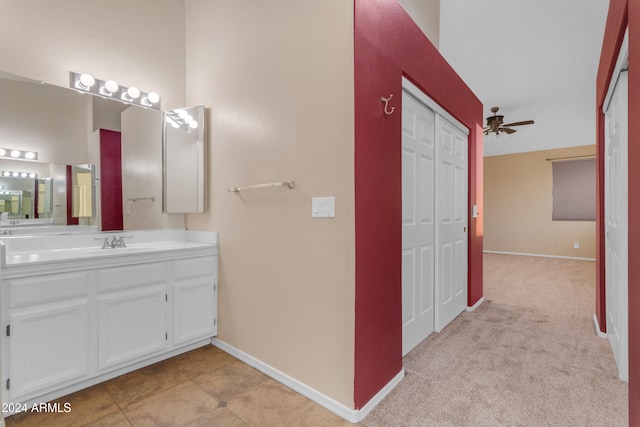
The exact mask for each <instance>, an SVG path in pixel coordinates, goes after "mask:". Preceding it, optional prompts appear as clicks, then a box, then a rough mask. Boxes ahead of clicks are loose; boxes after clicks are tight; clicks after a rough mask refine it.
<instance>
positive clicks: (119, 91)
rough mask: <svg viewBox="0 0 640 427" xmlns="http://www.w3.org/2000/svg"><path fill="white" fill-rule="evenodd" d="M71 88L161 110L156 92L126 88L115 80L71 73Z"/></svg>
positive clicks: (132, 87)
mask: <svg viewBox="0 0 640 427" xmlns="http://www.w3.org/2000/svg"><path fill="white" fill-rule="evenodd" d="M69 87H71V88H72V89H76V90H78V91H80V92H88V93H92V94H94V95H98V96H102V97H103V98H108V99H115V100H118V101H121V102H125V103H127V104H133V105H141V106H143V107H149V108H154V109H156V110H159V109H160V95H158V94H157V93H156V92H148V93H147V92H142V91H141V90H140V89H138V88H137V87H134V86H131V87H124V86H121V85H119V84H118V83H117V82H116V81H115V80H100V79H96V78H94V77H93V76H92V75H90V74H78V73H74V72H73V71H71V72H70V73H69Z"/></svg>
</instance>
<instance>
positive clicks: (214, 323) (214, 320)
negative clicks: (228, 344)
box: [213, 317, 216, 326]
mask: <svg viewBox="0 0 640 427" xmlns="http://www.w3.org/2000/svg"><path fill="white" fill-rule="evenodd" d="M213 326H216V318H215V317H214V318H213Z"/></svg>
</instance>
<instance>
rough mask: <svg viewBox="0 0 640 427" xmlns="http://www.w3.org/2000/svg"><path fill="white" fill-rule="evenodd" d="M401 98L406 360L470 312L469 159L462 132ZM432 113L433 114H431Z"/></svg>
mask: <svg viewBox="0 0 640 427" xmlns="http://www.w3.org/2000/svg"><path fill="white" fill-rule="evenodd" d="M403 87H404V90H403V94H402V354H403V355H405V354H407V353H408V352H409V351H411V350H412V349H413V348H414V347H415V346H416V345H418V344H419V343H420V342H421V341H422V340H424V339H425V338H426V337H427V336H429V335H430V334H431V333H432V332H433V331H436V332H440V331H441V330H442V329H443V328H444V327H445V326H446V325H447V324H449V322H451V321H452V320H453V319H454V318H455V317H456V316H457V315H458V314H460V313H461V312H462V311H463V310H464V309H465V307H466V305H467V233H466V231H467V200H468V191H467V188H468V184H467V176H468V172H467V168H468V160H467V152H468V137H467V134H466V133H465V131H464V130H463V129H464V128H463V127H462V125H460V124H453V119H451V118H450V117H445V116H444V114H445V113H439V112H437V111H435V110H437V109H438V108H437V106H436V105H435V104H434V103H433V101H431V100H430V99H429V98H428V97H426V95H424V94H423V93H422V92H420V91H419V89H417V88H416V87H415V86H413V85H411V84H410V83H408V82H407V81H404V82H403ZM430 107H431V108H430Z"/></svg>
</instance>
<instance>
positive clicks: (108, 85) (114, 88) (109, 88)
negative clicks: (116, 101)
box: [100, 80, 120, 96]
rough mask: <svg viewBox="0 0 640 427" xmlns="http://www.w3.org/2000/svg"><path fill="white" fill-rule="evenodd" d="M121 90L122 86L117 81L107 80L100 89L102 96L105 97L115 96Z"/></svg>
mask: <svg viewBox="0 0 640 427" xmlns="http://www.w3.org/2000/svg"><path fill="white" fill-rule="evenodd" d="M119 90H120V85H119V84H118V83H117V82H116V81H115V80H107V81H106V82H104V84H103V85H102V86H101V87H100V94H101V95H104V96H113V94H114V93H117V92H118V91H119Z"/></svg>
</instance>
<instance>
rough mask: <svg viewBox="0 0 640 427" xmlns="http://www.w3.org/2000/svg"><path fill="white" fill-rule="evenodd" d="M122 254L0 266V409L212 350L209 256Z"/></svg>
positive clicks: (206, 251) (213, 255) (213, 290)
mask: <svg viewBox="0 0 640 427" xmlns="http://www.w3.org/2000/svg"><path fill="white" fill-rule="evenodd" d="M117 250H118V249H114V251H117ZM121 253H122V254H123V255H122V256H118V253H115V252H114V253H113V254H114V255H108V256H107V257H103V258H99V259H95V260H94V259H83V260H66V261H65V262H62V263H49V262H47V263H44V262H43V263H41V264H38V265H36V264H33V265H26V264H27V263H25V264H24V265H18V264H16V265H14V266H11V265H10V266H8V267H7V266H3V269H2V302H1V306H2V313H3V314H2V323H3V327H4V328H6V333H3V337H2V342H1V344H2V376H3V381H4V382H5V383H4V384H2V386H3V387H2V388H3V402H11V403H25V402H46V401H48V400H51V399H54V398H57V397H60V396H63V395H65V394H68V393H70V392H73V391H76V390H79V389H81V388H84V387H88V386H90V385H93V384H96V383H98V382H101V381H104V380H106V379H109V378H112V377H114V376H117V375H120V374H123V373H126V372H129V371H131V370H134V369H138V368H140V367H142V366H146V365H149V364H152V363H155V362H157V361H159V360H162V359H166V358H168V357H172V356H174V355H176V354H179V353H182V352H184V351H188V350H191V349H193V348H197V347H200V346H202V345H206V344H208V343H210V341H211V337H213V336H214V335H215V334H216V331H217V320H216V310H217V267H218V264H217V247H214V246H212V245H198V246H195V247H193V248H191V249H189V250H186V249H182V250H166V251H157V252H154V253H136V252H132V253H131V254H127V252H126V249H125V251H122V252H121ZM3 332H5V331H3ZM5 415H6V414H5Z"/></svg>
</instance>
